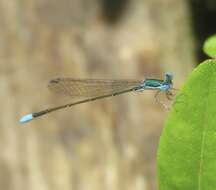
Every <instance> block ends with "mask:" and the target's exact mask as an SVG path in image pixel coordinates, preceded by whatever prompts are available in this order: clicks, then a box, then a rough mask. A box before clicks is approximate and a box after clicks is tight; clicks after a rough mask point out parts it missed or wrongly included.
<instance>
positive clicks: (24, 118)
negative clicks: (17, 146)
mask: <svg viewBox="0 0 216 190" xmlns="http://www.w3.org/2000/svg"><path fill="white" fill-rule="evenodd" d="M33 118H34V117H33V115H32V114H28V115H24V116H23V117H21V119H20V123H26V122H29V121H31V120H32V119H33Z"/></svg>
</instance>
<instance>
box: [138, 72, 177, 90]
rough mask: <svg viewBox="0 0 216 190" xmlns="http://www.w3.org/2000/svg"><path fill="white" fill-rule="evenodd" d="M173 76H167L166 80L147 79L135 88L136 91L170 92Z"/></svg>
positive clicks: (167, 74)
mask: <svg viewBox="0 0 216 190" xmlns="http://www.w3.org/2000/svg"><path fill="white" fill-rule="evenodd" d="M172 79H173V76H172V74H170V73H166V74H165V78H164V80H159V79H145V80H144V81H143V83H141V84H140V85H139V86H138V87H136V88H135V91H143V90H146V89H150V90H154V89H155V90H157V89H158V90H161V91H168V90H169V89H170V88H171V87H172Z"/></svg>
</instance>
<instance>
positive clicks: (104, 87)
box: [20, 73, 173, 123]
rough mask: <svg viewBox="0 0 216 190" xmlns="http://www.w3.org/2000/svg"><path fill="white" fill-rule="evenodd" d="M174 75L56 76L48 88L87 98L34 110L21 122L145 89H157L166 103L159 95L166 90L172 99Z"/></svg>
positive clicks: (157, 92) (157, 93)
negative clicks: (135, 77) (136, 77)
mask: <svg viewBox="0 0 216 190" xmlns="http://www.w3.org/2000/svg"><path fill="white" fill-rule="evenodd" d="M172 80H173V75H172V74H171V73H166V74H165V75H164V79H163V80H160V79H148V78H147V79H145V80H143V81H140V80H125V79H124V80H106V79H74V78H56V79H53V80H51V81H50V82H49V84H48V88H49V89H50V90H51V91H53V92H55V93H61V94H65V95H69V96H71V97H88V98H86V99H83V100H80V101H76V102H72V103H67V104H64V105H61V106H57V107H53V108H48V109H45V110H42V111H39V112H33V113H31V114H28V115H25V116H23V117H21V119H20V122H21V123H26V122H28V121H31V120H33V119H34V118H37V117H40V116H43V115H46V114H48V113H51V112H54V111H57V110H60V109H64V108H68V107H72V106H75V105H78V104H82V103H86V102H90V101H95V100H99V99H103V98H108V97H112V96H117V95H120V94H124V93H127V92H132V91H133V92H142V91H145V90H156V93H155V99H156V101H157V102H159V103H160V104H162V105H163V106H164V107H166V105H165V104H164V103H162V102H161V101H159V99H158V95H159V94H160V93H161V92H164V93H165V94H166V96H167V98H168V99H169V100H170V99H172V96H173V94H172V93H171V91H170V90H171V89H173V87H172V86H173V82H172Z"/></svg>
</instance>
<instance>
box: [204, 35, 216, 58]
mask: <svg viewBox="0 0 216 190" xmlns="http://www.w3.org/2000/svg"><path fill="white" fill-rule="evenodd" d="M203 50H204V52H205V53H206V54H207V55H208V56H210V57H212V58H216V35H213V36H211V37H210V38H208V39H207V40H206V41H205V43H204V46H203Z"/></svg>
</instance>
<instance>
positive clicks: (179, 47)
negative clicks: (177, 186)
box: [0, 0, 195, 190]
mask: <svg viewBox="0 0 216 190" xmlns="http://www.w3.org/2000/svg"><path fill="white" fill-rule="evenodd" d="M127 2H128V5H127V6H122V7H123V8H124V7H125V8H126V10H125V11H122V14H121V15H120V17H121V18H119V19H118V18H116V20H115V22H114V23H110V22H107V20H109V19H105V17H104V16H105V15H106V14H102V12H101V11H102V10H103V9H102V8H101V7H100V6H101V4H98V1H96V0H92V1H86V0H70V1H69V0H63V1H57V0H45V1H44V0H24V1H16V0H14V1H7V0H2V1H0V26H1V28H0V81H1V82H0V105H1V107H0V109H1V117H0V118H1V119H0V148H1V151H0V168H1V169H0V189H4V190H14V189H15V190H27V189H31V190H48V189H52V190H59V189H62V190H63V189H64V190H67V189H68V190H69V189H74V190H91V189H92V190H101V189H107V190H127V189H128V190H131V189H133V190H144V189H145V190H155V189H156V184H157V179H156V162H155V160H156V149H157V144H158V141H159V136H160V132H161V129H162V127H163V125H164V120H165V117H166V114H167V113H166V110H164V109H163V108H161V106H160V105H158V104H156V103H155V101H154V98H153V93H152V92H146V93H138V94H134V93H132V94H128V95H122V96H121V97H115V98H112V99H107V100H102V101H99V102H92V103H89V104H86V105H80V106H77V107H74V108H71V109H69V110H62V111H59V112H56V113H52V114H50V115H47V116H45V117H43V118H40V119H38V120H35V121H33V122H31V123H28V124H25V125H21V124H19V122H18V120H19V117H20V116H21V115H23V114H26V113H28V112H32V111H39V110H41V109H44V108H47V107H49V106H54V105H59V104H61V103H65V102H68V101H71V100H70V99H66V98H61V97H59V96H55V95H52V94H51V93H50V92H49V91H48V90H47V89H46V84H47V82H48V80H49V79H51V78H54V77H57V76H71V77H79V78H82V77H87V78H135V79H143V78H145V77H146V76H147V77H161V76H162V75H163V73H164V72H165V71H170V72H173V73H174V74H175V76H176V80H175V82H176V84H177V86H179V85H180V84H181V82H180V81H181V80H183V79H184V78H185V76H186V75H187V73H188V72H189V71H190V70H191V69H192V67H193V64H194V62H195V60H194V56H193V39H192V37H191V36H192V35H191V32H190V31H191V29H190V26H189V24H190V22H189V13H188V9H187V4H186V1H178V0H176V1H173V0H159V1H158V0H153V1H152V0H149V1H142V0H136V1H127ZM106 11H107V10H106Z"/></svg>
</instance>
